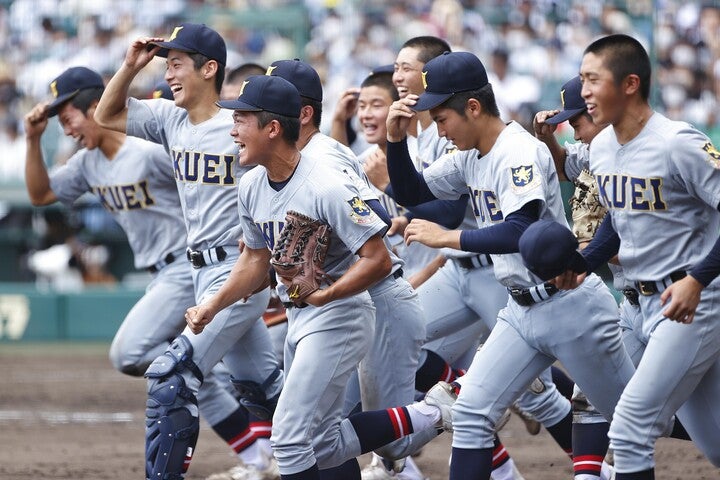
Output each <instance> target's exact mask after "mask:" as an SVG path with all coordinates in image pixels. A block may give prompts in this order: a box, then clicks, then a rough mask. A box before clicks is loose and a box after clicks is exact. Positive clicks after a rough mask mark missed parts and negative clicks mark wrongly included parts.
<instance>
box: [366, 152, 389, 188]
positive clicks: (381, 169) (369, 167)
mask: <svg viewBox="0 0 720 480" xmlns="http://www.w3.org/2000/svg"><path fill="white" fill-rule="evenodd" d="M363 170H364V171H365V175H367V177H368V180H370V183H372V184H373V185H374V186H375V188H377V189H378V190H382V191H384V190H385V189H386V188H387V186H388V185H389V184H390V175H389V174H388V169H387V157H386V156H385V153H384V152H383V151H382V150H380V149H379V148H376V149H375V150H374V151H373V152H372V153H371V154H370V155H369V156H368V158H367V159H366V160H365V164H364V165H363Z"/></svg>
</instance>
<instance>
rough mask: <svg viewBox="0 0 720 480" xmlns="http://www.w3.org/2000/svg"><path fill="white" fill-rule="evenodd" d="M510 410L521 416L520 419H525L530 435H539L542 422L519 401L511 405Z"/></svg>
mask: <svg viewBox="0 0 720 480" xmlns="http://www.w3.org/2000/svg"><path fill="white" fill-rule="evenodd" d="M510 411H511V412H513V413H514V414H515V415H517V416H518V417H520V420H522V421H523V423H524V424H525V429H526V430H527V432H528V433H529V434H530V435H537V434H538V433H540V426H541V425H540V422H538V421H537V420H535V417H533V416H532V415H531V414H529V413H528V412H526V411H524V410H523V409H521V408H520V406H519V405H518V403H517V402H515V403H513V404H512V405H510Z"/></svg>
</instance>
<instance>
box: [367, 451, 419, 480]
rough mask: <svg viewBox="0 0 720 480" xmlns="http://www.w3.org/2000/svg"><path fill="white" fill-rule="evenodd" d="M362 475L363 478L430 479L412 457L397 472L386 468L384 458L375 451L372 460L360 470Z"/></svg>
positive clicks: (371, 479)
mask: <svg viewBox="0 0 720 480" xmlns="http://www.w3.org/2000/svg"><path fill="white" fill-rule="evenodd" d="M360 476H361V478H362V480H428V479H427V478H426V477H424V476H423V475H422V473H421V472H420V469H419V468H417V466H416V465H415V463H414V462H412V460H411V459H408V460H407V462H406V463H405V468H404V469H403V471H401V472H395V471H393V470H388V469H387V468H385V465H383V462H382V459H381V458H380V457H379V456H378V455H376V454H374V453H373V456H372V461H371V462H370V463H369V464H367V465H366V466H365V468H363V469H362V470H361V471H360Z"/></svg>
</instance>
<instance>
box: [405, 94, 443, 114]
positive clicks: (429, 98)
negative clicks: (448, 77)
mask: <svg viewBox="0 0 720 480" xmlns="http://www.w3.org/2000/svg"><path fill="white" fill-rule="evenodd" d="M452 96H453V94H452V93H432V92H425V93H423V94H422V95H420V98H418V101H417V103H416V104H415V105H413V106H412V107H411V108H412V109H413V110H415V111H416V112H422V111H425V110H430V109H431V108H435V107H437V106H438V105H441V104H442V103H443V102H444V101H445V100H447V99H448V98H450V97H452Z"/></svg>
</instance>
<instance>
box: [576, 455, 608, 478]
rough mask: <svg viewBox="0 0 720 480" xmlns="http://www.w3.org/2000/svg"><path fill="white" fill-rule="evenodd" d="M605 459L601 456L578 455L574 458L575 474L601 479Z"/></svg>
mask: <svg viewBox="0 0 720 480" xmlns="http://www.w3.org/2000/svg"><path fill="white" fill-rule="evenodd" d="M602 462H603V457H601V456H599V455H578V456H577V457H575V458H573V472H574V474H575V476H578V475H593V476H596V477H598V478H599V477H600V470H601V469H602Z"/></svg>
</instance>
